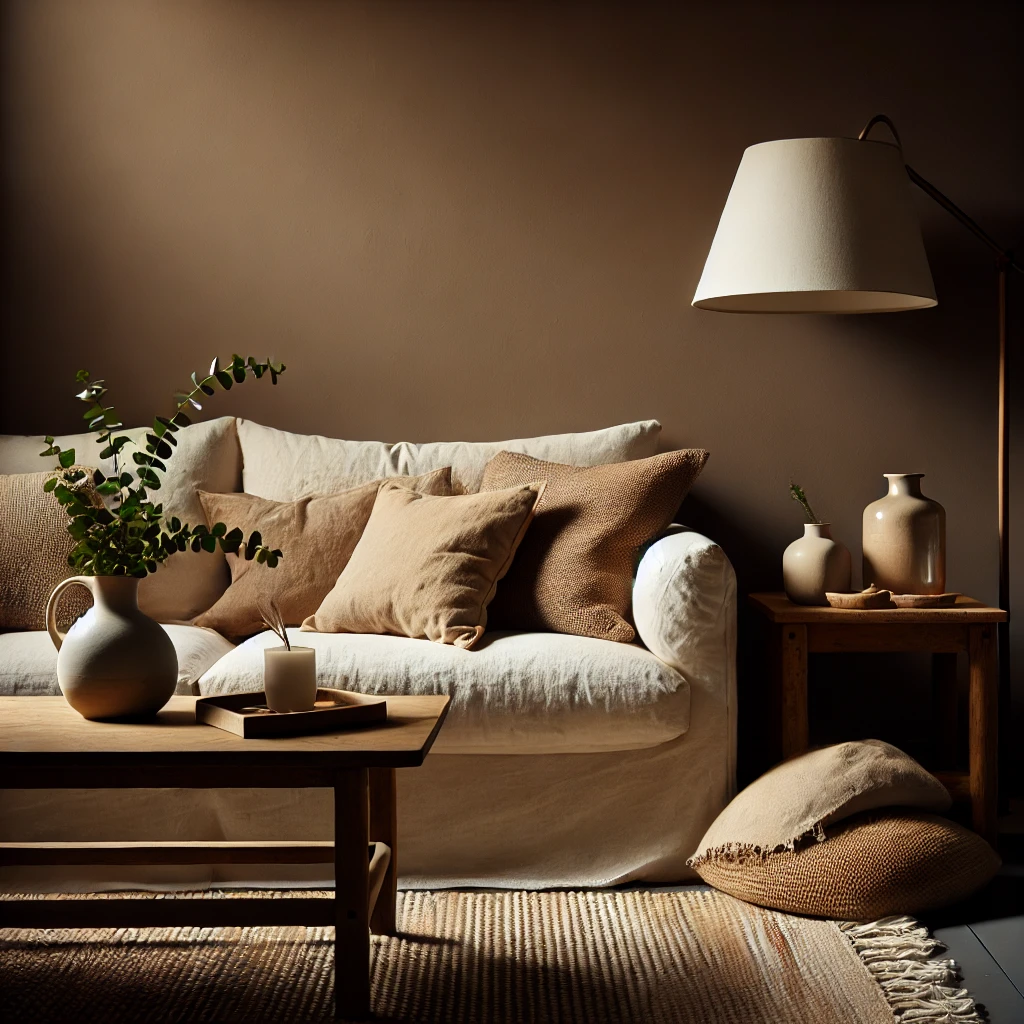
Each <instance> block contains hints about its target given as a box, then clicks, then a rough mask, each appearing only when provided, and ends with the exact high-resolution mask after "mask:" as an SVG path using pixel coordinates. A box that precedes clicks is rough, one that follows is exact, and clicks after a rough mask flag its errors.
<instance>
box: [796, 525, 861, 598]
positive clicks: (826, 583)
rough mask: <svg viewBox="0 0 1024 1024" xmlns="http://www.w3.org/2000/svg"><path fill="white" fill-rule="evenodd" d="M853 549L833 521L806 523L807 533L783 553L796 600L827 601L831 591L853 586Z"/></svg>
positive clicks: (841, 590)
mask: <svg viewBox="0 0 1024 1024" xmlns="http://www.w3.org/2000/svg"><path fill="white" fill-rule="evenodd" d="M851 567H852V561H851V559H850V552H849V551H848V550H847V549H846V548H845V547H844V546H843V545H842V544H840V543H839V541H837V540H834V539H833V537H832V527H831V525H830V524H829V523H805V524H804V535H803V536H802V537H798V538H797V539H796V540H795V541H793V543H792V544H790V545H789V547H788V548H786V550H785V551H784V552H783V553H782V583H783V586H784V587H785V590H786V596H787V597H788V598H789V599H790V601H792V602H793V603H794V604H815V605H826V604H828V598H826V597H825V594H826V593H827V592H828V591H837V592H845V591H847V590H849V589H850V573H851Z"/></svg>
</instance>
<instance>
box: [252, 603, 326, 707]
mask: <svg viewBox="0 0 1024 1024" xmlns="http://www.w3.org/2000/svg"><path fill="white" fill-rule="evenodd" d="M260 615H261V617H262V619H263V624H264V625H265V626H266V627H267V628H268V629H270V630H271V631H272V632H273V633H275V634H276V635H277V637H278V639H279V640H280V641H281V646H280V647H268V648H267V649H266V650H265V651H264V652H263V690H264V693H265V695H266V698H267V707H268V708H270V710H271V711H277V712H279V713H286V712H289V711H309V710H311V709H312V707H313V705H314V704H315V703H316V650H315V649H314V648H312V647H293V646H292V643H291V640H289V638H288V630H287V627H286V626H285V622H284V617H283V616H282V615H281V610H280V608H278V606H277V602H276V601H274V600H269V601H267V602H266V603H265V604H264V605H263V606H262V607H261V608H260Z"/></svg>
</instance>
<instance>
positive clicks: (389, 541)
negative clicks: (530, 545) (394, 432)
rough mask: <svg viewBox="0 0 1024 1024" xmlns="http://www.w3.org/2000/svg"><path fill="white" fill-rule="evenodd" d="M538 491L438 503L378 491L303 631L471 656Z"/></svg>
mask: <svg viewBox="0 0 1024 1024" xmlns="http://www.w3.org/2000/svg"><path fill="white" fill-rule="evenodd" d="M543 489H544V487H543V484H537V483H530V484H524V485H520V486H517V487H510V488H508V489H507V490H503V491H492V492H489V493H486V494H463V495H456V496H454V497H447V498H444V497H435V496H432V495H425V494H417V493H416V492H415V491H410V490H408V489H407V488H403V487H401V486H399V485H397V484H395V483H393V482H387V483H385V484H383V485H382V486H381V488H380V490H379V491H378V492H377V500H376V502H375V503H374V506H373V511H372V512H371V513H370V519H369V521H368V522H367V524H366V529H365V530H364V531H363V535H362V537H361V538H360V539H359V543H358V544H357V545H356V548H355V551H353V552H352V557H351V558H350V559H349V562H348V565H347V566H346V567H345V570H344V572H342V574H341V575H340V576H339V577H338V582H337V583H336V584H335V585H334V589H333V590H332V591H331V592H330V593H329V594H328V595H327V596H326V597H325V598H324V601H323V603H322V604H321V605H320V607H319V608H318V609H317V611H316V613H315V614H314V615H311V616H310V617H309V618H308V619H306V621H305V622H304V623H303V624H302V628H303V629H305V630H315V631H318V632H321V633H386V634H392V635H395V636H408V637H414V638H423V639H427V640H435V641H437V642H439V643H446V644H454V645H455V646H456V647H464V648H469V647H472V646H473V644H475V643H476V641H477V640H478V639H479V638H480V637H481V636H482V635H483V632H484V628H485V626H486V624H487V605H488V604H489V603H490V601H491V599H492V598H493V597H494V593H495V589H496V588H497V585H498V581H499V580H500V579H501V578H502V577H503V576H504V575H505V573H506V572H507V571H508V568H509V566H510V565H511V564H512V558H513V556H514V555H515V553H516V548H517V547H518V546H519V542H520V541H521V540H522V538H523V534H524V533H525V532H526V528H527V527H528V526H529V525H530V520H531V519H532V518H533V511H534V508H535V507H536V505H537V500H538V498H539V496H540V494H541V493H542V491H543Z"/></svg>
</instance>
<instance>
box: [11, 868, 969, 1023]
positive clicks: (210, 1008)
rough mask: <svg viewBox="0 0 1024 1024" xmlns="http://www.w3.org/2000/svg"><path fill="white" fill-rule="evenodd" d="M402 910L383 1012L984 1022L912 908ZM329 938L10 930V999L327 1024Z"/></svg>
mask: <svg viewBox="0 0 1024 1024" xmlns="http://www.w3.org/2000/svg"><path fill="white" fill-rule="evenodd" d="M139 895H140V897H143V895H144V894H139ZM207 895H209V894H207ZM240 895H241V894H240ZM244 895H254V894H252V893H247V894H244ZM267 895H268V896H270V895H271V894H267ZM273 895H276V896H277V897H279V898H287V896H288V895H309V894H308V893H298V892H296V893H291V894H285V893H277V894H273ZM98 898H102V897H98ZM145 898H167V897H162V896H157V895H154V894H145ZM399 915H400V916H399V923H400V927H401V930H402V934H401V935H400V936H399V937H396V938H378V937H375V938H374V940H373V953H372V968H371V975H372V987H373V1009H374V1012H375V1014H376V1015H377V1016H378V1017H379V1018H383V1019H386V1020H393V1021H458V1022H462V1021H466V1022H481V1024H506V1022H509V1024H511V1022H514V1024H525V1022H537V1024H539V1022H546V1021H552V1022H554V1021H558V1022H565V1024H569V1022H576V1021H579V1022H586V1024H591V1022H594V1024H600V1022H626V1021H642V1022H652V1024H654V1022H659V1024H660V1022H666V1024H668V1022H671V1024H689V1022H693V1024H718V1022H721V1024H765V1022H773V1024H774V1022H778V1024H851V1022H860V1024H893V1021H894V1020H899V1021H900V1022H911V1021H912V1022H914V1024H922V1022H925V1021H945V1022H958V1024H966V1022H969V1021H980V1018H979V1017H978V1015H977V1012H976V1010H975V1008H974V1004H973V1002H972V1001H971V999H970V998H969V997H968V996H967V993H966V992H964V991H963V990H962V989H959V988H958V985H957V973H956V965H955V964H953V963H952V961H941V960H935V959H932V955H933V954H934V952H935V951H936V949H937V948H939V944H938V943H937V942H935V940H932V939H929V938H928V936H927V933H926V932H925V930H924V929H923V928H921V927H920V926H918V925H917V924H916V922H914V921H913V920H912V919H910V918H889V919H886V920H885V921H882V922H875V923H874V924H871V925H850V924H847V923H840V922H834V921H818V920H811V919H808V918H801V917H794V916H791V915H788V914H780V913H774V912H772V911H767V910H762V909H760V908H758V907H754V906H750V905H748V904H745V903H741V902H740V901H738V900H735V899H733V898H732V897H730V896H726V895H724V894H722V893H717V892H714V891H708V890H703V889H696V888H695V889H686V890H683V891H681V892H668V893H652V892H539V893H538V892H504V893H495V892H478V893H473V892H436V893H430V892H408V893H403V894H399ZM331 938H332V932H331V930H330V929H324V928H215V929H211V928H202V929H200V928H194V929H191V928H175V929H119V930H116V931H115V930H113V929H107V930H81V931H45V932H42V931H31V932H30V931H13V930H7V931H0V988H2V992H0V1007H2V1008H3V1011H2V1012H3V1013H4V1016H5V1019H7V1020H10V1021H18V1022H22V1021H26V1022H27V1021H40V1022H41V1021H58V1020H74V1021H76V1022H82V1024H85V1022H92V1021H96V1022H102V1024H119V1022H127V1021H131V1022H138V1021H146V1022H156V1021H218V1022H219V1021H224V1022H228V1021H243V1020H244V1021H249V1022H252V1021H317V1020H328V1019H330V1017H331V999H332V994H333V988H332V980H331V963H332V941H331Z"/></svg>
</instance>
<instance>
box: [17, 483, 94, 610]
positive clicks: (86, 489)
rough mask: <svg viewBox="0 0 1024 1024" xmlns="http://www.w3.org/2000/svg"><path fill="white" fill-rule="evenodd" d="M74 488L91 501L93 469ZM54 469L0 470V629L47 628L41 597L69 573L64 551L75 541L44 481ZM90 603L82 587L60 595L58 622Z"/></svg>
mask: <svg viewBox="0 0 1024 1024" xmlns="http://www.w3.org/2000/svg"><path fill="white" fill-rule="evenodd" d="M72 468H73V469H82V470H84V471H85V473H86V477H85V478H84V480H82V481H81V482H80V483H79V484H78V485H77V488H78V489H79V490H80V491H81V492H82V493H83V495H84V497H85V500H87V501H88V502H89V503H90V504H91V503H95V502H98V501H99V500H100V499H99V496H98V495H97V494H96V491H95V489H94V488H93V483H92V478H93V473H94V472H95V470H93V469H89V468H87V467H85V466H74V467H72ZM53 474H54V471H53V470H44V471H43V472H42V473H13V474H10V475H3V476H0V629H46V614H45V613H46V602H47V601H48V600H49V598H50V594H51V592H52V591H53V588H54V587H55V586H57V584H58V583H60V582H61V580H66V579H67V578H68V577H69V576H74V575H75V571H74V570H73V569H72V568H71V567H70V566H69V565H68V555H69V554H70V553H71V549H72V548H73V547H74V546H75V542H74V541H73V540H72V539H71V536H70V535H69V534H68V530H67V527H68V522H69V519H68V514H67V512H65V511H64V509H63V508H62V507H61V505H60V504H59V502H58V501H57V499H56V498H55V497H54V496H53V494H52V493H50V494H48V493H47V492H46V491H44V490H43V484H44V483H46V481H47V480H49V479H50V477H52V476H53ZM91 604H92V598H91V597H90V596H89V593H88V591H86V590H85V589H84V588H83V587H71V588H70V589H69V591H68V593H67V594H65V596H64V597H62V598H61V601H60V604H59V606H58V609H57V625H58V626H60V628H61V629H67V628H68V627H69V626H70V625H71V623H72V622H74V621H75V619H77V618H78V616H80V615H82V614H83V613H84V612H85V611H86V610H87V609H88V608H89V606H90V605H91Z"/></svg>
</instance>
